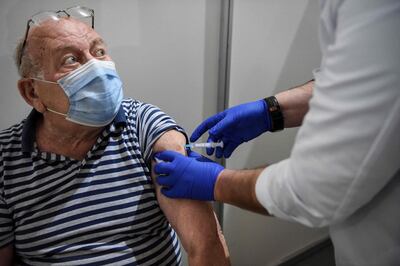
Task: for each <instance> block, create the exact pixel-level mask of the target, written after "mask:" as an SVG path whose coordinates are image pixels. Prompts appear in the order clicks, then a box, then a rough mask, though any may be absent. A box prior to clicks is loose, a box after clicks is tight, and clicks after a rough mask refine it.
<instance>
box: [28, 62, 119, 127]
mask: <svg viewBox="0 0 400 266" xmlns="http://www.w3.org/2000/svg"><path fill="white" fill-rule="evenodd" d="M33 79H35V80H39V81H44V82H48V83H55V84H58V85H59V86H60V87H61V88H63V89H64V92H65V94H66V95H67V96H68V99H69V110H68V113H67V114H63V113H60V112H57V111H54V110H51V109H49V108H47V110H49V111H50V112H53V113H56V114H60V115H63V116H65V117H66V119H67V120H69V121H71V122H74V123H77V124H80V125H85V126H92V127H102V126H105V125H107V124H109V123H110V122H111V121H112V120H113V119H114V117H115V116H116V115H117V113H118V110H119V108H120V106H121V102H122V98H123V92H122V82H121V79H120V78H119V76H118V74H117V71H116V69H115V64H114V62H112V61H101V60H97V59H91V60H90V61H88V62H87V63H85V64H84V65H82V66H81V67H79V68H77V69H75V70H74V71H72V72H70V73H68V74H67V75H66V76H64V77H62V78H61V79H59V80H57V82H53V81H47V80H42V79H36V78H33Z"/></svg>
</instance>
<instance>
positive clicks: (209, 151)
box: [206, 136, 216, 155]
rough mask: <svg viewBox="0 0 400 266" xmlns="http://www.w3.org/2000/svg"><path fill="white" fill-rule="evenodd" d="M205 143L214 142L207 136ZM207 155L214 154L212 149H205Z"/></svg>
mask: <svg viewBox="0 0 400 266" xmlns="http://www.w3.org/2000/svg"><path fill="white" fill-rule="evenodd" d="M207 142H216V141H215V140H214V138H213V137H212V136H209V137H208V139H207ZM206 152H207V155H212V154H213V153H214V148H206Z"/></svg>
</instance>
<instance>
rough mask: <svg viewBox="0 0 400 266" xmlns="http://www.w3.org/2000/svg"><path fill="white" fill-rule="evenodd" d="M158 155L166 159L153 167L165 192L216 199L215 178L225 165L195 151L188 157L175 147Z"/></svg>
mask: <svg viewBox="0 0 400 266" xmlns="http://www.w3.org/2000/svg"><path fill="white" fill-rule="evenodd" d="M155 157H156V158H157V159H159V160H163V161H164V162H160V163H157V164H156V166H155V167H154V171H155V173H156V174H157V175H159V176H158V177H157V183H158V184H159V185H161V186H163V188H162V189H161V193H163V194H164V195H165V196H167V197H170V198H187V199H196V200H206V201H209V200H214V186H215V181H216V180H217V177H218V175H219V173H220V172H221V171H222V170H223V169H224V167H222V166H221V165H219V164H217V163H216V162H214V161H211V160H209V159H207V158H206V157H204V156H202V155H200V154H198V153H196V152H193V151H189V156H188V157H186V156H184V155H182V154H180V153H177V152H175V151H163V152H160V153H157V154H156V155H155Z"/></svg>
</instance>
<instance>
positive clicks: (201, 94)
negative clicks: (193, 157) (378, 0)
mask: <svg viewBox="0 0 400 266" xmlns="http://www.w3.org/2000/svg"><path fill="white" fill-rule="evenodd" d="M78 4H79V5H83V6H88V7H91V8H93V9H94V10H95V29H96V31H98V32H99V33H100V34H101V35H102V37H103V38H104V39H105V41H106V42H107V44H108V47H109V52H110V54H111V56H112V58H113V60H114V61H115V63H116V66H117V70H118V72H119V74H120V76H121V78H122V80H123V83H124V93H125V96H126V97H132V98H136V99H138V100H141V101H145V102H149V103H152V104H155V105H158V106H159V107H160V108H161V109H163V110H164V111H165V112H166V113H168V114H169V115H171V116H172V117H174V118H175V119H176V121H177V122H178V123H179V124H180V125H182V126H183V127H184V128H185V129H186V130H187V132H188V133H189V134H190V133H191V132H192V131H193V129H194V127H195V126H196V125H197V124H198V123H200V121H201V120H202V119H203V118H204V117H205V116H208V115H211V114H213V113H215V112H216V109H217V96H218V90H217V86H218V66H219V65H218V52H219V39H220V38H219V27H220V8H221V1H216V0H169V1H162V0H115V1H106V0H79V1H77V0H64V1H53V0H35V1H29V0H8V1H0V81H1V83H0V90H1V97H0V114H1V115H0V129H5V128H7V127H9V126H11V125H12V124H15V123H17V122H19V121H20V120H22V119H23V118H24V117H25V116H26V115H27V114H28V112H29V111H30V107H29V106H28V105H27V104H26V103H25V102H24V100H23V99H22V98H21V97H20V95H19V93H18V90H17V86H16V83H17V80H18V75H17V71H16V68H15V66H14V63H13V60H12V54H13V52H14V47H15V46H16V43H17V40H18V39H19V38H21V37H22V36H23V34H24V32H25V26H26V22H27V20H28V18H29V17H30V16H31V15H33V14H34V13H36V12H38V11H43V10H59V9H62V8H67V7H70V6H74V5H78ZM185 263H186V262H185Z"/></svg>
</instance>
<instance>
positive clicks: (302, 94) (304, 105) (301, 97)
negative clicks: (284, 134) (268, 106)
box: [275, 80, 314, 128]
mask: <svg viewBox="0 0 400 266" xmlns="http://www.w3.org/2000/svg"><path fill="white" fill-rule="evenodd" d="M313 87H314V80H312V81H309V82H307V83H305V84H303V85H300V86H297V87H295V88H292V89H289V90H286V91H282V92H280V93H278V94H276V95H275V97H276V99H277V100H278V103H279V106H280V108H281V111H282V113H283V117H284V123H285V124H284V126H285V128H290V127H298V126H300V125H301V123H302V122H303V118H304V116H305V115H306V113H307V112H308V102H309V101H310V99H311V96H312V92H313Z"/></svg>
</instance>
